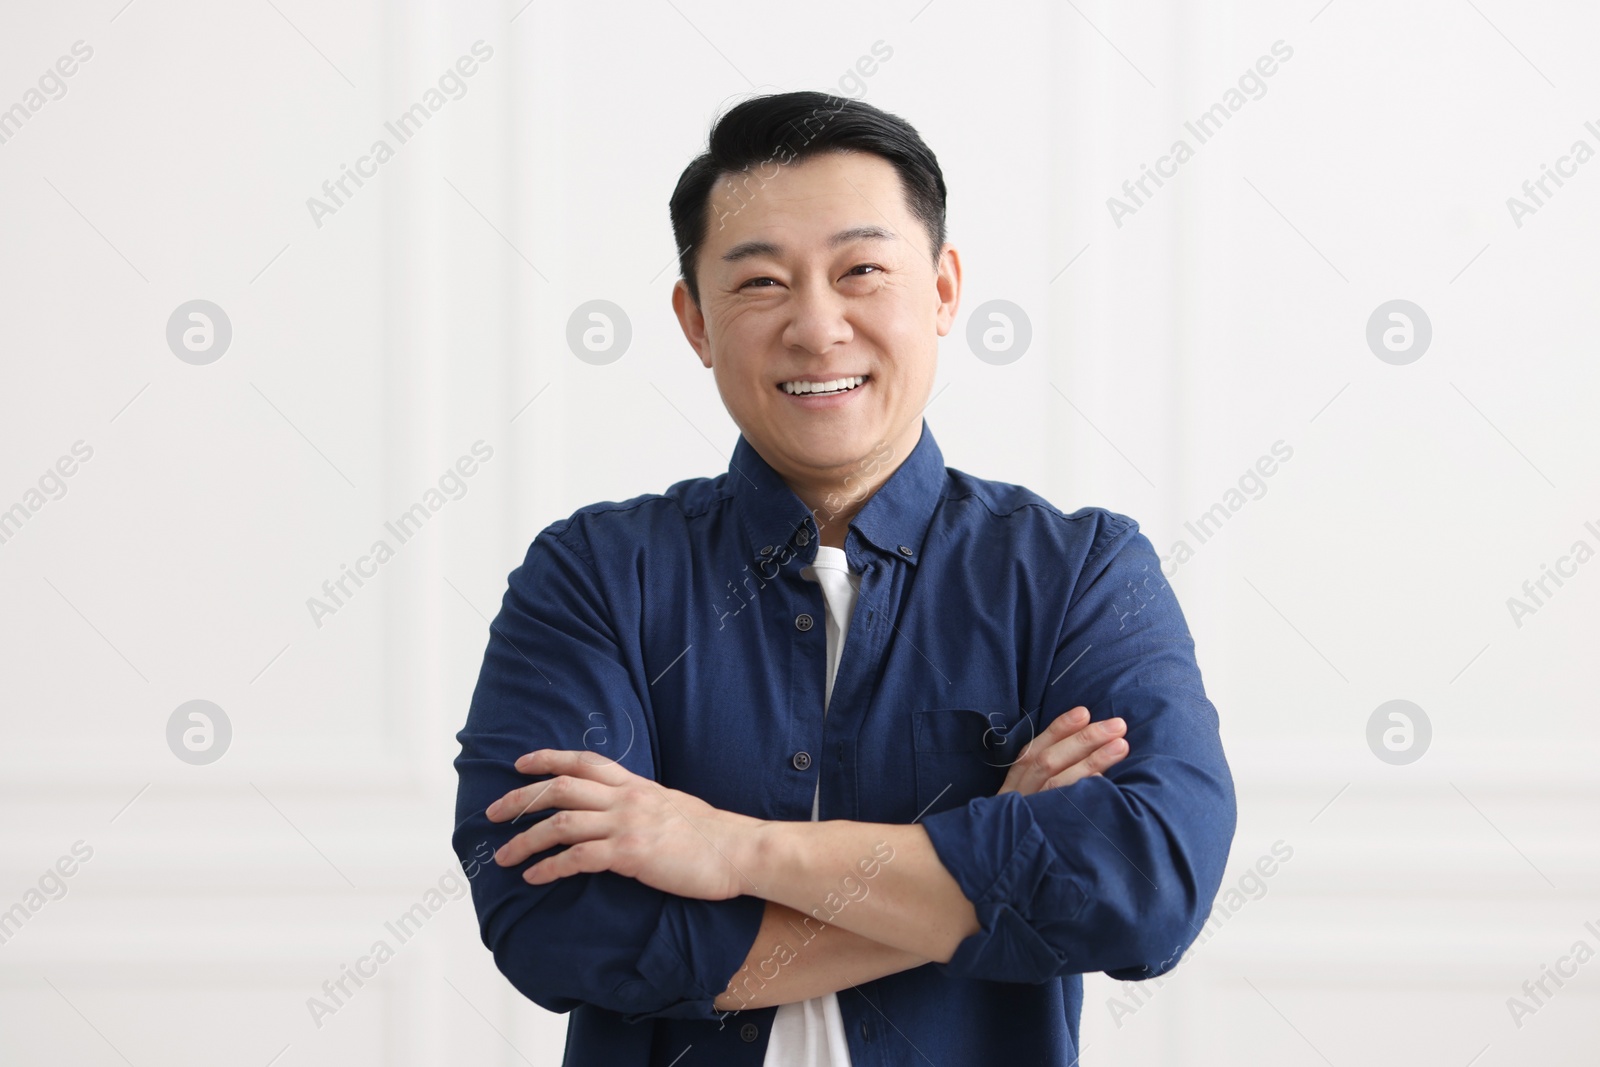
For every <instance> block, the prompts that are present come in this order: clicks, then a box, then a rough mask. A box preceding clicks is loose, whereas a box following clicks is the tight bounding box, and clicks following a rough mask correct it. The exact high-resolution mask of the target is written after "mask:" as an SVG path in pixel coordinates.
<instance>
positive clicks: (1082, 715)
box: [1067, 707, 1089, 722]
mask: <svg viewBox="0 0 1600 1067" xmlns="http://www.w3.org/2000/svg"><path fill="white" fill-rule="evenodd" d="M1088 717H1089V709H1088V708H1081V707H1080V708H1073V709H1072V710H1071V711H1069V712H1067V718H1069V719H1071V720H1072V721H1073V722H1082V721H1083V720H1085V719H1087V718H1088Z"/></svg>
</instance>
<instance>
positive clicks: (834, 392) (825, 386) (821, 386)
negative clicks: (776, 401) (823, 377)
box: [778, 374, 867, 396]
mask: <svg viewBox="0 0 1600 1067" xmlns="http://www.w3.org/2000/svg"><path fill="white" fill-rule="evenodd" d="M866 380H867V376H866V375H865V374H857V375H856V376H854V377H852V378H834V379H832V380H831V381H823V382H808V381H800V380H798V379H797V380H795V381H792V382H779V383H778V388H779V389H782V390H783V391H784V392H785V393H788V394H789V395H790V396H838V395H839V394H841V393H848V392H849V391H850V390H852V389H855V388H857V387H859V386H860V385H862V384H863V383H864V382H866Z"/></svg>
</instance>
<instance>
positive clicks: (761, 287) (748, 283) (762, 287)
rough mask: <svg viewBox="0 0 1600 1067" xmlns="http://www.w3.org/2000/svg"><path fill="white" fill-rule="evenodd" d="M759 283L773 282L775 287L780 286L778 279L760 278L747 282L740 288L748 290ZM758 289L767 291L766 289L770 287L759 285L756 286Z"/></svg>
mask: <svg viewBox="0 0 1600 1067" xmlns="http://www.w3.org/2000/svg"><path fill="white" fill-rule="evenodd" d="M757 282H772V284H773V285H777V284H778V283H777V280H776V279H774V278H768V277H765V276H763V277H760V278H751V279H750V280H749V281H747V282H745V283H744V285H741V286H739V288H741V289H744V288H746V287H748V286H751V285H755V284H756V283H757ZM756 288H758V289H766V288H769V287H768V286H765V285H758V286H756Z"/></svg>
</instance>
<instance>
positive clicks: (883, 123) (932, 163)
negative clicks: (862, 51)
mask: <svg viewBox="0 0 1600 1067" xmlns="http://www.w3.org/2000/svg"><path fill="white" fill-rule="evenodd" d="M829 151H860V152H870V153H872V154H873V155H877V156H881V157H883V158H884V159H886V160H888V161H889V162H890V163H891V164H893V165H894V168H895V170H896V171H898V172H899V174H900V184H901V186H902V188H903V190H904V193H905V198H906V205H907V206H908V207H909V208H910V210H911V214H912V215H914V216H915V217H916V218H917V220H918V221H919V222H921V223H922V224H923V226H924V227H926V229H927V231H928V236H929V237H930V238H932V252H933V260H934V262H935V263H937V262H938V259H939V249H941V248H943V247H944V242H945V186H944V174H943V173H942V172H941V171H940V170H939V161H938V160H937V159H936V158H934V155H933V152H932V151H930V150H929V148H928V146H927V145H926V144H924V143H923V141H922V137H921V136H920V135H919V134H918V133H917V131H916V130H915V129H914V128H913V127H912V125H911V124H910V123H909V122H907V121H906V120H905V119H902V118H900V117H899V116H898V115H891V114H889V113H888V112H887V111H883V110H880V109H879V108H876V107H873V106H872V105H871V104H865V103H862V102H861V101H860V100H852V99H849V98H847V97H842V96H833V95H831V94H828V93H819V92H812V91H809V90H807V91H801V92H793V93H773V94H770V95H767V96H758V97H755V98H753V99H750V100H745V101H743V102H741V103H739V104H737V105H735V106H734V107H732V108H731V109H729V110H728V112H727V113H726V114H724V115H723V116H722V117H721V118H719V119H717V121H716V122H714V123H713V124H712V126H711V133H710V135H709V137H708V138H707V147H706V151H705V152H703V153H701V154H700V155H698V156H696V157H695V158H694V160H693V161H692V162H690V164H689V165H688V166H687V167H685V168H684V170H683V174H682V175H680V176H679V178H678V186H677V188H676V189H674V190H673V191H672V200H671V201H670V204H669V207H670V211H671V214H672V235H673V237H674V239H676V241H677V242H678V272H679V274H680V275H681V276H682V277H683V280H684V281H685V282H686V283H687V285H688V288H689V295H690V296H691V297H693V298H694V302H695V305H696V306H698V305H699V303H700V284H699V281H698V280H697V279H696V278H695V273H694V264H695V253H696V252H697V251H698V249H699V247H700V244H701V243H702V242H703V241H704V240H705V236H706V231H707V227H708V225H709V224H710V220H709V219H708V218H707V215H708V213H709V208H710V200H711V192H712V190H713V188H714V187H715V186H716V185H717V184H718V182H719V181H720V180H722V179H723V178H724V177H726V178H727V179H728V180H729V181H730V182H735V181H738V180H739V175H741V174H743V175H745V177H744V178H743V182H744V185H745V187H746V188H748V187H749V186H750V184H751V183H752V182H754V183H756V188H759V187H760V185H761V184H764V183H765V182H766V181H768V180H770V179H771V178H772V176H773V174H775V173H776V171H775V170H774V171H772V173H767V174H765V175H764V176H763V175H762V174H759V173H755V172H754V171H752V168H754V167H761V168H762V169H763V170H765V169H769V168H773V167H780V166H783V165H785V164H788V163H794V162H797V161H799V160H802V159H804V158H806V157H807V156H812V155H817V154H819V153H822V152H829Z"/></svg>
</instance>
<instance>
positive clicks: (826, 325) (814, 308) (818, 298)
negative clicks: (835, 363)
mask: <svg viewBox="0 0 1600 1067" xmlns="http://www.w3.org/2000/svg"><path fill="white" fill-rule="evenodd" d="M845 306H846V300H845V298H844V297H843V296H841V295H839V294H838V293H836V292H834V291H833V289H832V288H831V287H830V286H828V285H826V284H819V283H810V282H808V283H806V284H804V285H801V286H799V287H798V289H797V290H796V293H795V297H794V299H793V300H791V301H790V303H789V308H790V318H789V322H788V324H787V325H786V326H785V327H784V330H783V343H784V344H785V345H786V346H788V347H789V348H798V349H801V350H803V351H806V352H810V353H811V354H813V355H821V354H823V353H824V352H826V351H827V350H828V349H830V348H832V347H833V346H834V345H839V344H844V343H846V342H848V341H849V340H850V339H851V338H853V337H854V336H855V330H854V329H853V328H852V327H851V325H850V322H849V320H848V319H846V318H845Z"/></svg>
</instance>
